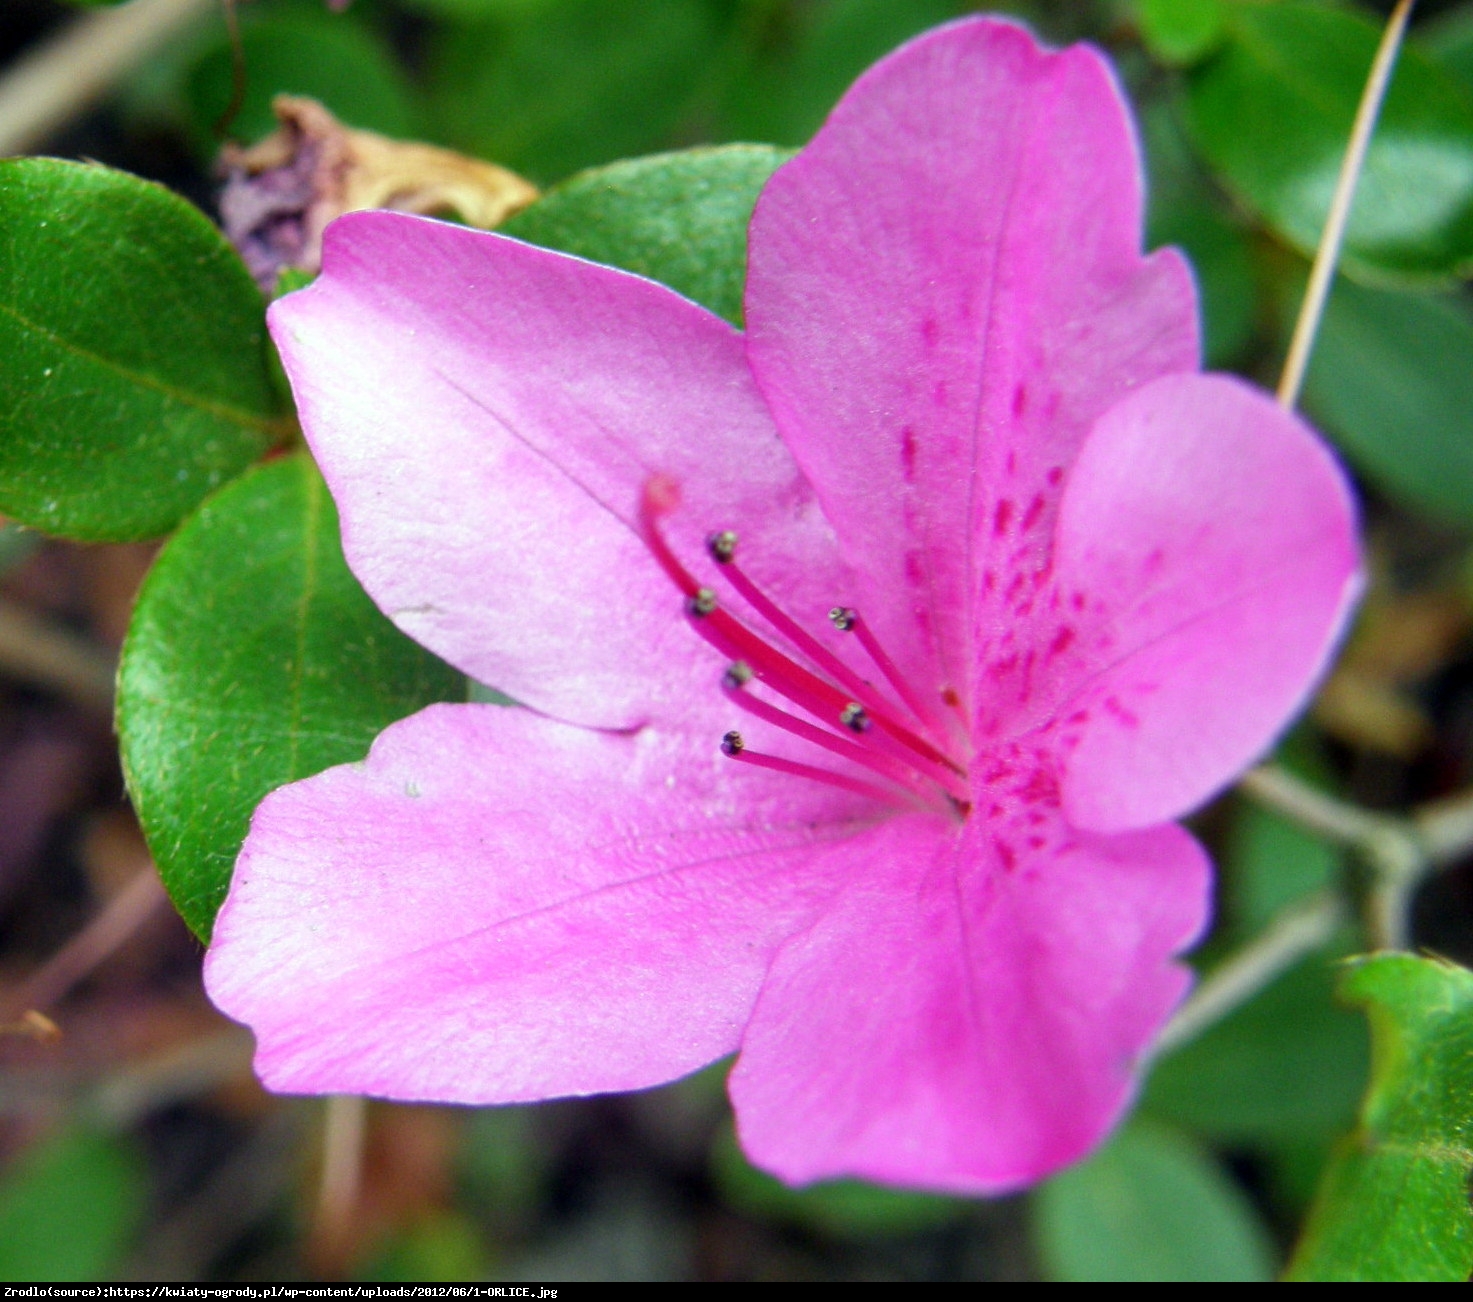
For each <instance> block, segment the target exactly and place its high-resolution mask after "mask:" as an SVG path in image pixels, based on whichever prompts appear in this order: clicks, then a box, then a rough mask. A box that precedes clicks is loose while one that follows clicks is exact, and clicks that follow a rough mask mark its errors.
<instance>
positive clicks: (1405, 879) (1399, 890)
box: [1240, 765, 1473, 949]
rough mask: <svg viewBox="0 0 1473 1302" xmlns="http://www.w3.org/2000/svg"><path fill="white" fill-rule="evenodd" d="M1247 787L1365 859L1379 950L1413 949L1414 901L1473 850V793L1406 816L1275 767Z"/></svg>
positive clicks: (1253, 775) (1370, 923) (1247, 779)
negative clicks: (1430, 878)
mask: <svg viewBox="0 0 1473 1302" xmlns="http://www.w3.org/2000/svg"><path fill="white" fill-rule="evenodd" d="M1240 785H1241V788H1242V790H1243V791H1244V792H1245V793H1247V794H1248V795H1249V796H1251V797H1252V798H1253V799H1255V800H1257V801H1258V802H1259V803H1260V804H1262V805H1265V806H1267V807H1268V808H1270V809H1273V810H1275V811H1277V812H1278V813H1280V814H1283V815H1284V816H1285V817H1286V818H1288V819H1290V820H1291V821H1292V822H1295V823H1297V824H1298V825H1299V826H1300V827H1303V828H1306V829H1307V830H1309V831H1311V832H1314V833H1316V834H1317V835H1319V836H1322V837H1324V838H1325V839H1326V840H1329V841H1333V842H1335V843H1336V844H1337V845H1343V846H1345V847H1346V848H1347V849H1349V850H1352V851H1354V852H1355V853H1356V854H1358V855H1360V856H1361V858H1362V859H1363V860H1364V861H1365V863H1366V865H1367V866H1368V867H1369V868H1370V870H1371V874H1372V881H1371V889H1370V892H1369V895H1368V898H1367V901H1366V904H1367V919H1366V929H1367V931H1368V933H1369V935H1370V939H1371V942H1372V944H1373V945H1374V946H1375V947H1376V948H1378V949H1405V948H1406V946H1407V926H1406V914H1407V904H1408V902H1409V901H1410V899H1411V896H1412V892H1413V891H1415V890H1416V888H1417V884H1418V883H1419V882H1420V881H1421V880H1422V878H1423V877H1425V876H1426V875H1427V873H1428V872H1430V871H1431V870H1432V869H1433V868H1436V867H1440V866H1441V865H1443V864H1448V863H1452V862H1454V861H1455V860H1458V859H1461V858H1462V857H1463V856H1464V855H1466V854H1467V853H1468V852H1469V851H1470V850H1473V791H1466V792H1463V793H1461V794H1459V795H1456V796H1451V797H1449V798H1447V799H1444V800H1438V801H1433V802H1432V803H1431V804H1427V805H1423V806H1422V807H1421V808H1419V809H1415V810H1413V811H1412V812H1411V814H1410V815H1407V816H1405V817H1402V816H1398V815H1393V814H1377V813H1372V812H1371V811H1369V810H1365V809H1360V808H1358V807H1357V806H1355V805H1351V804H1347V803H1346V802H1344V801H1342V800H1337V799H1335V797H1333V796H1328V795H1326V794H1325V793H1324V792H1322V791H1317V790H1316V789H1315V788H1314V787H1312V786H1310V785H1309V784H1308V783H1307V782H1304V781H1302V780H1301V779H1299V778H1296V777H1295V776H1294V775H1293V774H1292V773H1289V772H1288V771H1287V770H1285V769H1281V768H1278V767H1277V766H1273V765H1264V766H1263V767H1261V768H1256V769H1254V770H1252V771H1251V772H1250V773H1248V774H1246V775H1245V776H1244V777H1243V780H1242V783H1241V784H1240Z"/></svg>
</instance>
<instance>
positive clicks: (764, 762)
mask: <svg viewBox="0 0 1473 1302" xmlns="http://www.w3.org/2000/svg"><path fill="white" fill-rule="evenodd" d="M721 753H722V754H723V755H727V756H729V757H730V758H731V759H734V760H740V761H741V762H742V763H744V764H752V765H755V766H756V767H757V768H759V769H772V770H773V771H774V772H777V773H788V774H791V775H792V776H793V777H798V778H811V779H812V780H813V781H815V782H823V783H826V784H827V785H829V786H831V787H842V788H843V789H844V790H845V791H853V792H855V793H856V794H858V795H861V796H866V797H868V798H869V799H870V800H877V801H880V802H881V803H882V804H886V805H895V804H912V803H914V802H912V801H910V800H905V799H903V798H899V799H898V798H897V797H899V794H900V793H899V792H895V791H886V790H885V789H884V788H883V787H877V786H875V785H873V784H872V783H869V782H863V781H861V780H860V779H859V778H851V777H849V776H848V775H847V774H844V773H830V772H829V771H828V770H827V769H819V768H814V767H813V766H812V765H811V764H799V763H798V762H797V761H796V760H789V759H780V758H779V757H778V756H776V755H763V754H762V753H761V752H759V751H754V750H748V749H747V744H746V742H744V741H743V740H742V734H741V733H739V732H735V731H733V732H729V733H727V734H726V736H724V737H723V738H722V739H721Z"/></svg>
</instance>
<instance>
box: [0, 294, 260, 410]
mask: <svg viewBox="0 0 1473 1302" xmlns="http://www.w3.org/2000/svg"><path fill="white" fill-rule="evenodd" d="M0 313H4V314H5V315H6V316H8V317H10V318H11V319H12V320H14V321H15V322H17V323H18V324H19V325H20V327H21V328H22V329H23V330H28V331H30V332H31V333H32V334H34V335H36V336H38V337H40V338H41V339H44V340H46V341H47V342H48V343H50V344H52V345H54V346H55V347H57V348H60V349H62V350H63V351H65V352H68V353H71V354H72V355H73V356H75V357H78V358H81V359H82V360H84V361H88V362H91V363H93V364H94V365H96V366H99V367H101V368H102V369H103V370H105V371H110V372H112V373H113V374H114V375H117V376H118V377H120V378H121V379H123V380H125V381H127V382H128V383H130V384H133V385H136V386H137V387H139V388H141V389H151V390H152V391H153V392H155V393H159V394H162V395H163V396H164V397H166V398H168V399H170V400H171V401H173V402H177V403H179V404H180V405H181V406H185V407H192V408H194V409H195V410H197V411H201V412H204V413H205V414H206V415H210V416H214V417H215V418H216V419H218V420H223V421H227V422H229V423H230V424H232V425H238V426H240V427H242V428H244V429H252V430H258V431H260V432H261V433H264V434H267V435H270V436H273V437H274V435H275V433H276V432H277V428H278V424H279V422H277V421H275V420H273V419H272V418H271V417H269V416H258V415H255V414H253V413H251V412H248V411H245V410H244V409H242V408H240V407H234V406H231V405H230V404H228V403H222V402H217V401H215V400H213V399H210V398H206V397H204V396H202V395H200V394H193V393H189V392H187V391H186V390H183V389H179V388H176V387H175V386H174V385H172V384H166V383H165V382H164V381H162V380H160V379H158V378H157V377H155V376H152V375H149V374H147V373H146V372H144V371H135V370H134V369H133V368H132V367H129V366H124V365H123V364H122V363H121V362H119V361H116V360H114V359H113V358H110V357H105V356H103V355H102V354H101V353H97V352H94V351H93V350H92V349H90V348H85V347H83V346H82V345H81V344H78V343H75V342H74V341H72V340H70V339H67V338H65V337H64V336H62V335H59V334H57V333H56V332H55V331H53V330H48V329H47V328H46V327H45V326H43V325H41V324H40V323H39V322H37V321H33V320H32V319H31V318H30V317H28V316H27V315H26V314H25V313H24V312H22V311H20V310H19V309H18V308H15V307H13V306H11V305H10V304H9V303H0Z"/></svg>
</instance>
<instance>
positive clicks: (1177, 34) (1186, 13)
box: [1136, 0, 1227, 66]
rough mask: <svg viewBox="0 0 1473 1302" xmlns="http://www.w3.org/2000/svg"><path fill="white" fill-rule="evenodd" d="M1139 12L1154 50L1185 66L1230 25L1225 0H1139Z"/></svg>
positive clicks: (1143, 32) (1164, 58)
mask: <svg viewBox="0 0 1473 1302" xmlns="http://www.w3.org/2000/svg"><path fill="white" fill-rule="evenodd" d="M1136 12H1137V17H1138V19H1139V20H1140V25H1141V35H1142V37H1144V38H1145V42H1146V45H1147V47H1148V48H1149V49H1150V51H1151V53H1152V54H1154V55H1155V56H1156V57H1157V58H1158V59H1160V60H1161V61H1162V62H1163V63H1171V64H1178V65H1182V66H1185V65H1187V64H1191V63H1196V62H1197V61H1198V60H1199V59H1201V58H1203V57H1204V56H1205V55H1207V54H1209V53H1210V52H1211V51H1212V49H1213V47H1215V46H1216V45H1217V43H1218V42H1219V41H1220V40H1221V39H1222V35H1223V29H1224V28H1225V26H1226V24H1227V11H1226V8H1225V6H1224V4H1223V0H1137V4H1136Z"/></svg>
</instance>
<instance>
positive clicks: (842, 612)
mask: <svg viewBox="0 0 1473 1302" xmlns="http://www.w3.org/2000/svg"><path fill="white" fill-rule="evenodd" d="M829 619H830V621H832V623H833V625H834V627H835V628H836V629H838V630H839V631H840V632H841V633H853V634H854V636H855V637H857V638H858V639H859V644H860V645H861V646H862V647H864V649H865V650H866V651H867V652H869V658H870V659H871V660H873V661H874V662H875V664H876V665H877V666H878V667H879V670H880V672H881V673H882V674H884V675H885V678H886V680H887V681H888V682H889V684H890V686H891V687H893V688H894V689H895V694H896V695H897V696H899V697H900V699H901V700H902V701H904V702H905V704H906V707H907V708H908V709H909V710H910V712H911V713H912V714H913V715H915V717H916V718H917V719H919V720H920V721H921V722H922V723H923V724H925V725H926V726H927V727H932V728H934V727H935V726H936V716H935V715H934V714H932V713H931V711H930V710H929V709H928V708H927V706H926V704H925V703H924V702H923V701H921V700H920V699H919V698H918V697H917V696H916V694H915V692H914V691H912V690H911V686H910V684H909V683H908V682H906V680H905V675H904V674H902V673H901V672H900V666H899V665H897V664H896V663H895V662H894V661H893V660H892V659H890V657H889V656H888V655H887V654H886V653H885V648H884V647H882V646H881V645H880V641H879V639H878V638H877V637H875V635H874V633H873V632H872V631H871V630H870V626H869V625H868V624H867V623H865V621H864V620H863V619H861V618H860V616H859V612H858V611H857V610H855V609H854V608H853V607H852V606H835V607H834V608H833V610H831V611H829Z"/></svg>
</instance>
